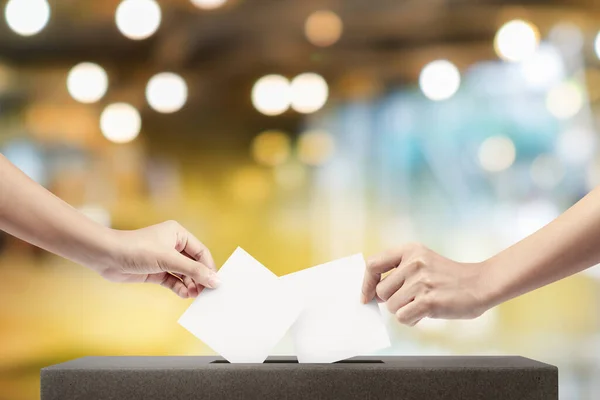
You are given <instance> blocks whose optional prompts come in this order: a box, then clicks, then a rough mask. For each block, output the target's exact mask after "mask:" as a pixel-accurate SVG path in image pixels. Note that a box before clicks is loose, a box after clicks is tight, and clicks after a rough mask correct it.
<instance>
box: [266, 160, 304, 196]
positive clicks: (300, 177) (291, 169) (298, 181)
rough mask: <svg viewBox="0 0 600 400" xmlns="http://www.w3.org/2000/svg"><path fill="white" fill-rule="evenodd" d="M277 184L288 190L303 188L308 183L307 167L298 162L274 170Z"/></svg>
mask: <svg viewBox="0 0 600 400" xmlns="http://www.w3.org/2000/svg"><path fill="white" fill-rule="evenodd" d="M273 173H274V175H275V182H277V184H278V185H279V186H280V187H282V188H283V189H286V190H295V189H299V188H301V187H302V186H303V185H304V184H306V182H307V181H308V171H307V170H306V167H305V166H304V165H302V164H300V163H298V162H288V163H285V164H282V165H278V166H277V167H275V168H274V170H273Z"/></svg>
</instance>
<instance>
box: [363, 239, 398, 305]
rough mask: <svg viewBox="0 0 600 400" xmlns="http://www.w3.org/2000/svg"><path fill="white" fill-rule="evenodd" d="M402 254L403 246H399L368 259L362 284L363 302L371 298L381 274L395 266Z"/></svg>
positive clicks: (373, 295)
mask: <svg viewBox="0 0 600 400" xmlns="http://www.w3.org/2000/svg"><path fill="white" fill-rule="evenodd" d="M403 254H404V253H403V247H399V248H398V249H396V250H391V251H386V252H384V253H382V254H379V255H377V256H374V257H371V258H370V259H369V261H368V262H367V268H366V270H365V277H364V279H363V286H362V296H363V297H362V301H363V303H368V302H369V301H371V300H373V298H374V297H375V294H376V292H375V289H376V287H377V284H378V283H379V281H380V280H381V274H383V273H385V272H387V271H389V270H391V269H393V268H396V267H397V266H398V265H399V264H400V262H401V261H402V257H403Z"/></svg>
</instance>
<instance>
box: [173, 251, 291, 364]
mask: <svg viewBox="0 0 600 400" xmlns="http://www.w3.org/2000/svg"><path fill="white" fill-rule="evenodd" d="M218 276H219V279H220V280H221V284H220V285H219V287H218V288H217V289H216V290H211V289H205V290H204V291H202V293H201V294H200V295H199V296H198V298H197V299H196V300H195V301H194V302H193V303H192V305H191V306H190V307H189V308H188V309H187V310H186V311H185V313H184V314H183V315H182V316H181V318H179V323H180V324H181V325H182V326H183V327H184V328H185V329H187V330H188V331H190V332H191V333H192V334H194V335H195V336H196V337H197V338H198V339H200V340H202V341H203V342H204V343H206V344H207V345H208V346H209V347H210V348H212V349H213V350H214V351H216V352H217V353H219V354H220V355H221V356H222V357H224V358H225V359H227V360H228V361H229V362H232V363H262V362H263V361H264V360H265V359H266V358H267V356H268V355H269V352H270V351H271V350H272V349H273V348H274V347H275V346H276V345H277V343H278V342H279V341H280V340H281V338H283V336H284V335H285V333H286V332H287V331H288V329H289V328H290V326H291V325H292V324H293V323H294V321H295V320H296V319H297V318H298V315H299V314H300V312H301V310H302V299H300V298H299V297H298V296H296V295H294V294H292V293H290V292H288V291H286V287H285V285H283V283H282V282H280V281H279V279H278V277H277V275H275V274H273V273H272V272H271V271H269V270H268V269H267V268H266V267H264V266H263V265H262V264H261V263H259V262H258V261H256V260H255V259H254V258H252V256H250V255H249V254H248V253H246V252H245V251H244V250H242V249H241V248H239V247H238V248H237V249H236V250H235V251H234V252H233V254H232V255H231V256H230V257H229V259H228V260H227V261H226V262H225V264H224V265H223V266H222V267H221V269H220V270H219V272H218Z"/></svg>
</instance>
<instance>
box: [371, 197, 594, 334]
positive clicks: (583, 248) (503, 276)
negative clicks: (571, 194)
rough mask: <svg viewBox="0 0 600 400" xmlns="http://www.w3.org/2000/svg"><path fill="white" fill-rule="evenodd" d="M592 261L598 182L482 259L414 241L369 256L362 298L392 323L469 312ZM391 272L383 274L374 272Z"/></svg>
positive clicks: (469, 314) (461, 315)
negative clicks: (376, 302)
mask: <svg viewBox="0 0 600 400" xmlns="http://www.w3.org/2000/svg"><path fill="white" fill-rule="evenodd" d="M598 263H600V188H596V189H595V190H593V191H592V192H590V193H589V194H588V195H587V196H585V197H584V198H583V199H582V200H580V201H579V202H578V203H577V204H575V205H574V206H573V207H571V208H570V209H569V210H567V211H566V212H565V213H564V214H562V215H561V216H560V217H558V218H557V219H556V220H554V221H553V222H551V223H550V224H548V225H547V226H545V227H544V228H542V229H540V230H539V231H537V232H536V233H534V234H532V235H531V236H529V237H527V238H525V239H523V240H522V241H520V242H518V243H516V244H515V245H513V246H512V247H509V248H508V249H506V250H504V251H502V252H500V253H499V254H497V255H496V256H494V257H492V258H490V259H489V260H487V261H484V262H482V263H474V264H470V263H457V262H454V261H452V260H449V259H447V258H444V257H442V256H440V255H439V254H436V253H435V252H433V251H431V250H429V249H427V248H425V247H423V246H421V245H414V244H413V245H406V246H401V247H399V248H397V249H395V250H392V251H388V252H385V253H383V254H380V255H378V256H375V257H373V258H371V259H370V260H369V262H368V266H367V271H366V274H365V280H364V283H363V296H364V297H363V301H369V300H371V299H373V298H374V297H375V296H376V295H377V296H378V297H379V298H381V300H383V301H386V302H387V306H388V309H389V310H390V311H391V312H393V313H395V314H396V317H397V318H398V319H399V320H400V322H402V323H405V324H408V325H414V324H416V323H417V322H419V321H420V320H421V319H422V318H424V317H431V318H474V317H476V316H479V315H481V314H482V313H483V312H485V311H486V310H487V309H489V308H491V307H494V306H496V305H498V304H500V303H502V302H504V301H507V300H509V299H512V298H514V297H517V296H519V295H522V294H524V293H527V292H529V291H532V290H535V289H537V288H539V287H542V286H544V285H547V284H549V283H552V282H555V281H557V280H560V279H562V278H565V277H567V276H570V275H573V274H575V273H577V272H580V271H582V270H584V269H586V268H589V267H591V266H593V265H595V264H598ZM388 271H392V272H391V273H390V274H389V275H388V276H386V278H385V279H383V280H381V275H382V274H383V273H385V272H388Z"/></svg>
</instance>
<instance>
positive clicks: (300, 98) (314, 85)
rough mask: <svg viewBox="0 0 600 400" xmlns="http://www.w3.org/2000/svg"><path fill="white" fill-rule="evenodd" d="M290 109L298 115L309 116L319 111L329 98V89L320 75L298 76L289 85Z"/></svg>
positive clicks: (306, 74) (307, 74)
mask: <svg viewBox="0 0 600 400" xmlns="http://www.w3.org/2000/svg"><path fill="white" fill-rule="evenodd" d="M290 88H291V104H292V108H293V109H294V110H296V111H298V112H299V113H303V114H310V113H313V112H315V111H318V110H320V109H321V108H322V107H323V106H324V105H325V103H326V102H327V98H328V97H329V87H328V86H327V82H326V81H325V79H323V77H322V76H321V75H318V74H314V73H305V74H300V75H298V76H297V77H295V78H294V79H293V80H292V83H291V86H290Z"/></svg>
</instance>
